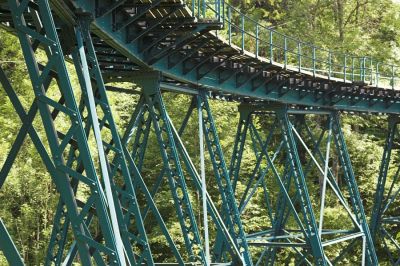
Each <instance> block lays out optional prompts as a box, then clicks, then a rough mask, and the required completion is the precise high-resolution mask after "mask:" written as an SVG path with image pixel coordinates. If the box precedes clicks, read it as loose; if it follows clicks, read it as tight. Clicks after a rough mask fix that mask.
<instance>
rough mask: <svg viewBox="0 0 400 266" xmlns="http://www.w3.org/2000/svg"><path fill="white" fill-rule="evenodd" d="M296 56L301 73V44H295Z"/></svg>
mask: <svg viewBox="0 0 400 266" xmlns="http://www.w3.org/2000/svg"><path fill="white" fill-rule="evenodd" d="M297 56H298V61H299V62H298V63H299V72H301V42H298V43H297Z"/></svg>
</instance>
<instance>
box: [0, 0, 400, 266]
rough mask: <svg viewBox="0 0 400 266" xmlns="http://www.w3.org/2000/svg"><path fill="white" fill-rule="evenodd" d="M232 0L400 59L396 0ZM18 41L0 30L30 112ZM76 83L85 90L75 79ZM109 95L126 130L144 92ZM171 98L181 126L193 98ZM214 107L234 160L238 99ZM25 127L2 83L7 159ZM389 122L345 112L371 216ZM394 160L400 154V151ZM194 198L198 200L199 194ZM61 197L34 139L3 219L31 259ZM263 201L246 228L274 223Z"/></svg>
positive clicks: (35, 260) (266, 17)
mask: <svg viewBox="0 0 400 266" xmlns="http://www.w3.org/2000/svg"><path fill="white" fill-rule="evenodd" d="M231 2H232V3H233V4H234V5H235V6H238V7H239V8H240V9H241V10H242V11H243V12H244V13H247V14H249V15H250V16H252V17H253V18H254V19H256V20H258V21H260V22H262V23H263V24H266V25H268V26H272V27H275V28H276V29H277V30H280V31H282V32H284V33H287V34H289V35H291V36H295V37H297V38H299V39H302V40H304V41H309V42H313V43H315V44H317V45H319V46H321V47H325V48H329V49H334V50H337V51H342V52H348V53H351V54H356V55H371V56H373V57H374V58H377V59H379V60H382V61H384V62H389V63H398V55H399V53H400V50H399V48H400V17H399V16H400V6H399V5H397V4H394V3H393V2H391V1H390V0H327V1H320V0H302V1H296V0H231ZM16 43H17V39H16V38H15V37H14V36H13V35H11V34H9V33H7V32H5V31H4V30H0V64H1V66H2V68H3V69H5V70H6V72H7V74H8V77H9V78H10V80H11V81H12V83H13V86H14V88H15V90H16V92H17V93H18V94H19V95H20V96H21V99H22V101H23V102H22V103H23V105H24V107H25V109H26V110H27V109H28V108H29V106H30V104H31V102H32V98H33V92H32V89H31V83H30V80H29V78H28V76H27V73H26V67H25V64H24V60H23V57H22V53H21V51H20V47H19V46H18V45H16ZM71 69H72V68H71ZM73 82H74V87H75V88H77V90H78V88H79V86H78V85H77V81H76V79H74V80H73ZM109 97H110V101H111V103H112V107H113V111H114V113H115V118H116V120H117V123H118V125H119V128H120V130H121V132H122V129H123V128H124V126H125V125H126V123H127V121H128V119H129V116H130V114H132V112H133V109H134V107H135V103H136V102H137V96H135V95H124V97H121V96H120V95H119V94H117V93H110V94H109ZM165 99H166V101H167V105H168V106H167V107H168V110H169V113H170V116H171V118H172V120H173V121H174V122H175V123H176V124H177V125H179V124H180V121H181V119H182V117H181V114H182V113H183V112H184V111H185V109H186V108H187V107H188V105H189V102H190V100H189V98H188V97H187V96H177V95H172V94H165ZM212 108H213V110H214V114H215V116H216V119H217V124H218V130H219V137H220V140H221V144H222V146H223V149H224V151H225V153H226V158H230V153H231V149H232V147H233V142H234V134H235V131H236V125H237V121H238V114H237V105H236V104H235V103H226V102H221V101H213V102H212ZM268 125H269V123H268V122H266V120H265V121H261V120H258V121H257V127H259V128H260V130H261V131H264V132H267V131H268ZM34 126H35V127H36V128H37V130H38V131H39V133H40V135H41V136H42V138H43V140H45V138H44V131H43V127H42V126H41V120H40V118H39V117H37V118H36V119H35V121H34ZM20 127H21V122H20V120H19V118H18V116H17V115H16V113H15V111H14V110H13V107H12V105H11V103H10V101H9V100H8V99H7V96H6V94H5V93H4V90H2V89H0V164H2V163H3V162H4V160H5V159H6V156H7V153H8V151H9V150H10V148H11V146H12V143H13V142H14V139H15V136H16V133H17V132H18V130H19V128H20ZM385 127H386V117H385V116H369V115H354V114H344V115H343V129H344V132H345V135H346V141H347V144H348V147H349V150H350V153H351V159H352V163H353V167H354V171H355V173H356V176H357V181H358V184H359V188H360V192H361V196H362V199H363V203H364V204H365V208H366V210H367V211H366V212H367V214H370V210H371V207H372V201H373V195H374V189H375V184H376V177H377V173H378V168H379V163H380V160H381V155H382V150H383V148H382V147H383V141H384V137H385V131H384V130H382V129H384V128H385ZM196 134H197V127H196V120H195V119H192V120H191V121H190V123H189V125H188V128H187V129H186V131H185V135H184V137H183V139H184V140H185V144H186V148H187V149H188V151H189V153H190V154H191V155H193V159H194V162H195V163H197V162H198V155H197V154H198V152H197V149H198V143H197V140H194V139H195V138H193V137H192V136H194V135H196ZM153 137H154V136H153ZM152 141H153V143H154V138H153V140H150V143H151V142H152ZM44 142H45V141H44ZM152 146H153V147H151V148H150V149H149V150H148V151H147V155H146V157H147V158H152V157H153V156H155V157H159V156H158V153H157V152H158V150H157V147H154V146H155V145H152ZM248 148H249V147H248ZM247 150H248V151H249V152H247V153H245V156H244V159H243V169H244V170H243V171H242V174H243V176H247V175H248V174H249V173H251V171H252V165H253V164H254V156H252V154H251V152H250V149H247ZM154 154H157V155H154ZM207 159H209V158H207ZM227 160H228V159H227ZM393 160H397V158H396V156H395V158H394V159H393ZM207 165H208V168H207V173H208V176H212V169H211V165H210V163H209V162H208V161H207ZM159 166H160V161H157V160H148V161H147V164H145V167H144V172H145V174H146V175H149V176H156V175H157V173H158V171H159V170H155V169H159ZM393 171H394V169H391V172H393ZM244 181H245V180H243V182H242V183H241V184H239V188H238V189H239V190H241V189H244V188H243V186H244ZM210 185H211V186H210V189H211V190H213V189H216V188H215V187H214V186H213V185H212V183H210ZM315 187H316V188H315V189H314V190H312V193H318V192H317V190H316V189H317V187H318V186H315ZM160 194H161V196H159V197H158V198H157V200H158V201H159V202H160V203H161V202H163V201H165V199H166V198H167V199H168V198H170V196H169V194H168V192H167V191H162V192H160ZM315 195H316V194H315ZM194 201H195V202H196V199H194ZM57 202H58V195H57V193H56V190H55V187H54V184H53V183H52V182H51V179H50V177H49V175H48V174H47V173H46V171H45V168H44V166H43V163H42V162H41V159H40V157H39V156H38V155H37V153H36V151H35V149H34V146H33V144H32V142H31V141H30V139H29V138H27V139H26V141H25V143H24V145H23V147H22V149H21V151H20V153H19V156H18V159H17V162H16V163H15V164H14V167H13V168H12V170H11V172H10V175H9V177H8V179H7V181H6V183H5V185H4V186H3V187H2V189H1V191H0V206H1V208H0V217H1V218H2V219H3V221H4V223H5V224H6V225H7V227H8V229H9V231H10V233H11V234H12V236H13V239H14V241H15V243H16V244H17V246H18V248H19V250H20V252H21V254H22V256H23V258H24V260H25V262H26V263H27V264H28V265H40V264H41V262H43V261H44V257H45V254H46V248H47V243H48V240H49V236H50V233H51V229H52V219H53V216H54V210H55V206H56V204H57ZM260 202H261V200H260V199H258V200H257V199H256V200H255V201H253V202H251V204H252V205H251V206H250V207H248V211H246V212H245V213H244V215H243V217H242V218H243V223H244V224H245V227H246V231H251V230H257V229H258V228H265V227H266V226H267V225H268V224H267V223H268V222H266V220H268V219H267V216H266V214H265V213H264V212H263V211H259V208H257V207H258V206H259V204H260ZM160 211H161V213H163V214H167V213H168V212H170V211H171V209H170V207H169V206H166V205H162V204H160ZM199 214H200V213H199ZM341 214H342V213H341V211H340V210H339V209H335V207H334V206H331V207H330V208H329V210H328V212H327V214H326V215H327V217H328V216H329V219H328V218H327V219H326V221H327V223H329V224H330V225H337V224H340V223H341V222H343V221H342V219H343V217H342V216H341ZM199 220H200V215H199ZM168 226H169V227H170V228H171V232H173V233H176V234H178V231H179V224H178V223H177V222H176V221H175V220H172V219H171V220H170V221H168ZM149 237H150V239H151V241H152V242H160V243H163V240H162V239H161V238H160V236H159V232H158V231H157V230H153V231H152V232H151V233H150V234H149ZM180 244H183V243H180ZM153 252H154V254H155V256H156V257H159V258H162V259H167V258H168V252H166V250H162V249H161V248H160V249H158V250H153ZM331 252H335V250H333V251H331ZM355 255H356V254H355ZM351 261H352V258H348V260H347V262H348V263H349V262H351ZM4 264H6V262H5V260H4V258H2V257H1V256H0V265H4Z"/></svg>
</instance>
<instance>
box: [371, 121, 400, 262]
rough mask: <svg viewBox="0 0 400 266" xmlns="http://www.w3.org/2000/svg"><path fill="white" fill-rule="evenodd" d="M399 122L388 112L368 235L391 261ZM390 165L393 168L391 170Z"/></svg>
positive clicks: (394, 255)
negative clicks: (369, 234)
mask: <svg viewBox="0 0 400 266" xmlns="http://www.w3.org/2000/svg"><path fill="white" fill-rule="evenodd" d="M399 123H400V119H399V117H398V116H395V115H392V116H389V117H388V132H387V136H386V141H385V146H384V151H383V157H382V161H381V165H380V170H379V175H378V183H377V188H376V191H375V199H374V206H373V210H372V216H371V225H370V227H371V235H372V238H373V240H374V243H375V245H376V248H377V250H379V251H381V252H382V253H383V256H386V257H387V258H388V259H389V261H390V263H391V264H393V265H398V264H399V263H400V256H399V253H400V243H399V241H398V238H397V235H398V232H399V229H398V225H399V217H398V215H397V214H398V207H397V206H396V203H398V196H399V193H400V189H399V187H398V180H399V173H400V167H398V166H397V158H396V157H395V158H393V157H394V156H395V155H396V154H395V152H396V150H397V139H398V137H399V129H398V125H399ZM394 169H396V170H395V171H393V170H394ZM382 250H383V251H382Z"/></svg>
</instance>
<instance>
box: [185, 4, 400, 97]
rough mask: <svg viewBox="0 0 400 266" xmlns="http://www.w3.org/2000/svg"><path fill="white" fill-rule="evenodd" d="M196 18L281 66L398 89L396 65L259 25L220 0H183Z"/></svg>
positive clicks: (232, 42)
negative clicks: (211, 23)
mask: <svg viewBox="0 0 400 266" xmlns="http://www.w3.org/2000/svg"><path fill="white" fill-rule="evenodd" d="M186 1H188V5H189V7H190V8H191V11H192V14H193V15H194V16H195V17H196V18H197V19H198V20H199V21H219V22H221V24H222V25H223V27H222V28H221V30H218V31H217V32H216V35H217V36H218V37H219V38H222V39H224V40H226V41H227V42H228V43H229V45H232V46H236V47H238V48H239V49H240V50H241V51H242V52H243V53H246V54H249V55H252V56H254V57H255V58H258V59H260V60H266V61H268V62H270V63H273V64H276V65H280V66H282V68H284V69H288V70H291V71H298V72H301V73H305V74H309V75H312V76H314V77H316V76H319V77H323V78H327V79H328V80H335V81H337V82H344V83H349V82H355V83H361V84H365V85H369V86H371V87H378V88H385V89H392V90H395V89H400V67H399V66H396V65H394V64H387V63H383V62H380V61H378V60H375V59H374V58H372V57H369V56H363V57H360V56H353V55H349V54H345V53H341V52H337V51H332V50H327V49H324V48H321V47H318V46H315V45H313V44H311V43H307V42H303V41H301V40H298V39H296V38H293V37H291V36H288V35H285V34H283V33H281V32H279V31H276V30H275V29H272V28H270V27H267V26H265V25H262V24H260V23H259V22H257V21H255V20H254V19H252V18H250V17H248V16H247V15H245V14H243V13H241V12H240V11H239V10H238V9H236V8H235V7H233V6H232V5H230V4H228V3H226V2H225V1H224V0H214V1H208V0H186Z"/></svg>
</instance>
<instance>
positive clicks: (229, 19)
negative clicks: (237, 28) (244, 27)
mask: <svg viewBox="0 0 400 266" xmlns="http://www.w3.org/2000/svg"><path fill="white" fill-rule="evenodd" d="M228 35H229V36H228V41H229V45H231V44H232V9H231V7H230V6H228Z"/></svg>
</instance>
